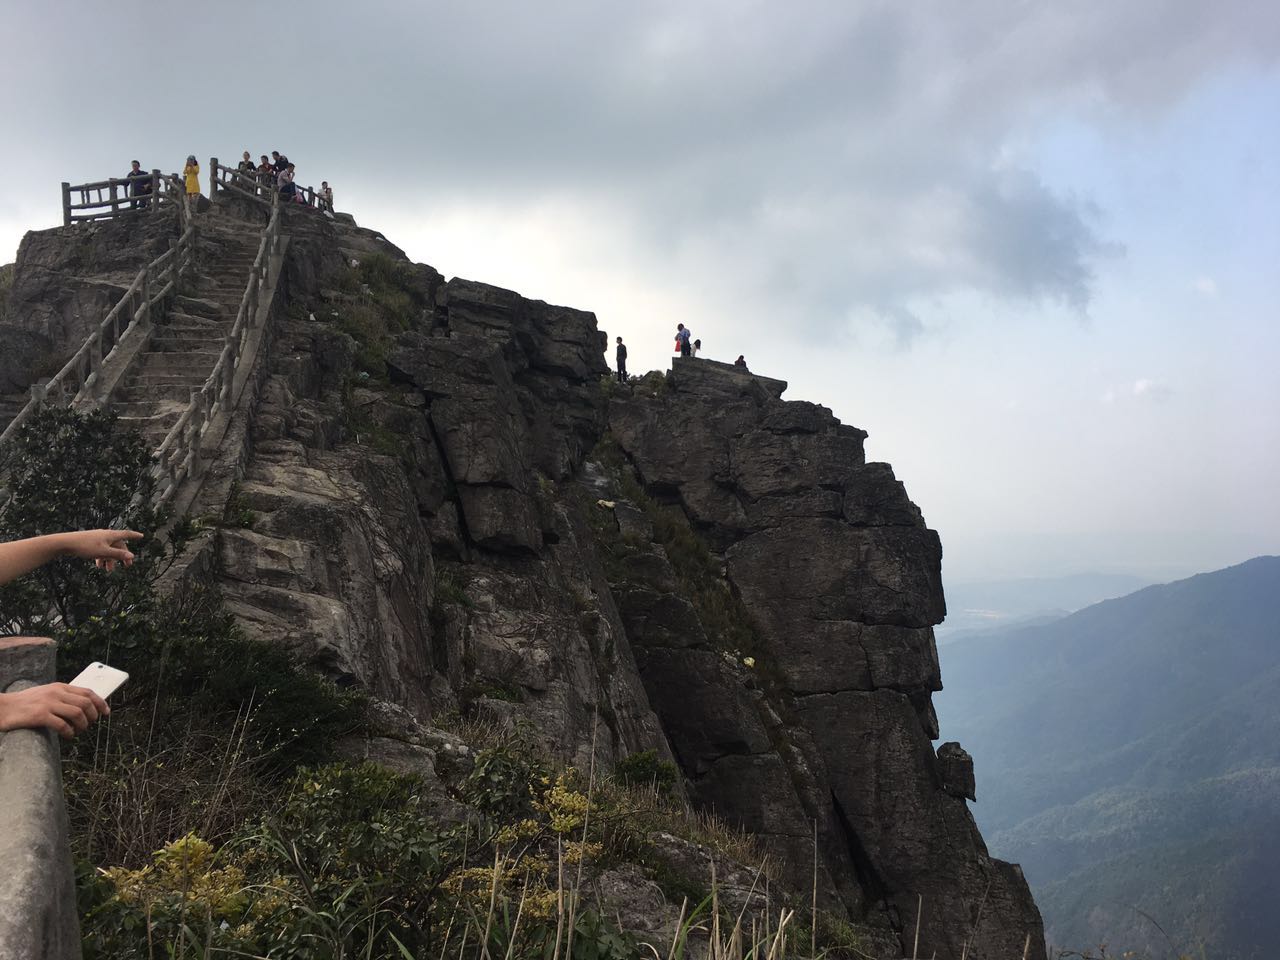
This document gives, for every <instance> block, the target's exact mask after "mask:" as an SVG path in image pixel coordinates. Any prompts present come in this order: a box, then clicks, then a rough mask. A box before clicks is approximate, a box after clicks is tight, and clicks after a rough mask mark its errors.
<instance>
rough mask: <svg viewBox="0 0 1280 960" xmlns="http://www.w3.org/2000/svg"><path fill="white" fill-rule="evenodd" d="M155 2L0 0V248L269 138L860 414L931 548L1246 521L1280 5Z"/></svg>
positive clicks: (356, 202) (1275, 517) (570, 298)
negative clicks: (64, 193)
mask: <svg viewBox="0 0 1280 960" xmlns="http://www.w3.org/2000/svg"><path fill="white" fill-rule="evenodd" d="M158 9H159V8H157V7H156V6H155V5H154V4H144V3H136V2H133V0H123V2H116V3H114V4H112V5H111V7H110V16H106V15H104V14H103V13H102V10H103V8H102V7H101V6H100V5H98V4H93V3H87V2H65V0H52V2H50V0H44V2H38V3H37V2H28V0H6V2H5V4H4V6H3V10H4V16H5V20H6V30H5V31H4V33H3V35H0V88H3V90H4V91H5V94H6V96H5V104H6V108H5V112H4V118H3V122H2V123H0V146H2V147H3V149H0V183H2V184H4V185H5V186H4V187H3V188H0V263H3V262H7V261H10V260H12V259H13V257H14V254H15V251H16V249H17V246H18V243H19V241H20V239H21V237H22V235H23V233H24V232H25V231H26V230H29V229H39V228H44V227H49V226H54V225H56V224H57V223H58V222H59V218H60V208H59V202H60V200H59V182H60V181H62V180H68V181H71V182H81V181H85V180H96V179H100V178H103V177H106V176H109V175H116V176H120V175H123V173H124V172H125V171H126V170H127V169H128V166H129V163H128V161H129V160H131V159H139V160H141V161H142V164H143V166H144V167H145V168H151V167H153V166H157V167H160V168H162V169H166V170H177V169H180V167H181V165H182V160H183V159H184V158H185V157H186V155H187V154H188V153H195V154H196V155H197V156H199V157H202V158H208V157H210V156H218V157H219V158H221V159H223V160H224V162H227V161H228V160H234V159H235V158H238V157H239V155H240V153H241V151H242V150H246V149H247V150H250V151H251V152H252V153H253V155H254V156H255V157H257V156H258V155H259V154H261V153H264V152H267V151H270V150H273V149H277V150H280V151H282V152H284V153H286V154H288V156H289V158H290V159H291V160H293V161H294V162H295V163H297V165H298V180H299V182H300V183H308V184H317V185H318V184H319V182H320V180H322V179H325V180H328V181H329V182H330V184H331V185H332V186H333V188H334V191H335V198H336V201H337V206H338V208H339V209H342V210H348V211H350V212H352V213H353V214H354V215H355V217H356V219H357V220H358V221H359V222H360V223H361V224H362V225H364V226H369V227H373V228H375V229H377V230H380V231H382V232H383V233H384V234H385V235H386V236H387V238H388V239H390V240H391V241H392V242H394V243H395V244H397V245H398V246H400V247H401V248H402V249H404V250H405V252H406V253H407V254H408V255H409V256H410V257H411V258H412V259H414V260H417V261H420V262H425V263H429V264H431V265H432V266H434V267H436V268H437V269H438V270H440V271H441V272H442V273H444V274H445V275H446V276H462V277H466V278H468V279H473V280H482V281H485V282H489V283H493V284H496V285H499V286H503V287H508V288H511V289H514V290H518V291H519V292H520V293H522V294H524V295H525V296H528V297H532V298H535V299H541V300H547V301H550V302H555V303H562V304H568V305H571V306H574V307H579V308H581V309H587V310H592V311H594V312H595V313H596V315H597V317H598V318H599V322H600V326H601V327H602V328H603V329H605V330H607V331H608V333H609V335H610V341H611V342H612V337H613V336H617V335H621V336H623V337H624V338H625V339H626V341H627V344H628V346H629V350H630V359H629V365H630V367H631V370H632V371H633V372H636V371H643V370H645V369H650V368H661V367H665V366H666V365H667V364H668V362H669V361H668V358H669V357H670V356H671V352H670V351H671V342H672V333H673V330H674V327H675V324H676V323H677V322H684V323H685V324H686V325H688V326H689V327H690V328H691V329H692V330H693V332H694V335H695V336H697V337H698V338H700V339H701V340H702V342H703V345H704V352H705V354H706V355H707V356H709V357H712V358H716V359H723V360H729V361H731V360H733V359H734V358H735V357H736V356H737V355H738V354H744V355H745V357H746V359H747V361H748V363H749V364H750V366H751V367H752V369H754V370H756V371H757V372H760V373H763V374H767V375H769V376H774V377H779V378H781V379H785V380H787V381H788V382H789V384H790V388H789V390H788V391H787V394H786V396H787V397H788V398H790V399H804V400H812V401H816V402H819V403H822V404H824V405H826V406H828V407H830V408H831V409H832V410H833V411H834V412H835V413H836V415H837V416H839V417H840V418H841V419H842V420H844V421H845V422H846V423H852V424H855V425H857V426H859V427H861V428H863V429H865V430H867V431H869V433H870V438H869V439H868V441H867V453H868V458H869V459H873V460H883V461H887V462H889V463H891V464H893V466H894V469H895V472H896V474H897V476H898V477H899V478H900V479H901V480H903V481H904V483H905V484H906V487H907V491H908V493H909V494H910V495H911V497H912V499H914V500H915V501H916V502H917V503H918V504H919V505H920V506H921V508H922V510H923V511H924V514H925V518H926V520H927V521H928V523H929V524H930V526H932V527H934V528H935V529H937V530H938V531H939V533H940V534H941V537H942V541H943V546H944V576H945V577H946V578H947V579H948V580H949V581H952V582H959V581H965V580H981V579H986V578H1007V577H1014V576H1028V577H1034V576H1058V575H1065V574H1072V573H1079V572H1085V571H1099V572H1109V573H1126V574H1134V575H1137V576H1141V577H1144V578H1146V579H1150V580H1166V579H1171V578H1174V577H1178V576H1184V575H1188V574H1191V573H1194V572H1199V571H1204V570H1210V569H1215V568H1218V567H1222V566H1226V565H1229V564H1232V563H1236V562H1240V561H1242V560H1244V559H1247V558H1248V557H1251V556H1255V555H1258V554H1262V553H1280V495H1277V490H1280V376H1277V372H1276V367H1277V363H1278V362H1280V325H1278V324H1277V323H1276V318H1277V304H1278V303H1280V267H1278V264H1280V162H1278V159H1277V158H1280V122H1277V121H1278V120H1280V5H1276V4H1271V3H1263V2H1260V0H1219V2H1217V3H1214V4H1208V3H1204V2H1192V0H1127V2H1125V3H1123V4H1118V3H1114V2H1094V0H1081V2H1077V3H1071V4H1064V3H1060V2H1049V0H1044V2H1041V0H999V2H998V0H969V2H966V3H964V4H957V3H954V2H929V0H921V2H902V0H898V2H864V0H831V2H792V3H788V4H781V3H777V2H772V3H767V2H756V0H735V2H728V0H699V2H692V3H690V2H680V3H677V2H644V0H633V2H629V3H625V4H623V3H618V2H613V0H547V2H543V3H539V4H527V3H510V2H506V0H489V2H486V3H467V4H463V3H453V4H444V3H429V2H413V3H409V2H397V3H392V2H378V0H366V2H364V3H362V4H352V3H349V2H343V3H336V2H331V0H312V2H308V3H305V4H303V3H297V4H294V3H289V2H276V3H272V4H270V5H266V6H264V5H263V4H261V3H241V2H237V0H223V2H221V3H217V4H192V5H184V6H182V7H180V8H178V7H175V8H172V9H169V10H167V11H166V12H165V14H164V15H163V16H161V15H159V14H158V13H157V11H158ZM250 17H256V18H258V19H259V20H262V21H264V22H266V23H268V24H269V25H270V29H259V30H255V31H252V32H244V31H243V30H242V29H241V28H240V27H239V26H238V24H240V23H242V22H244V21H245V20H247V19H249V18H250ZM86 37H91V41H87V40H86V39H85V38H86ZM206 163H207V161H206ZM610 359H611V358H610Z"/></svg>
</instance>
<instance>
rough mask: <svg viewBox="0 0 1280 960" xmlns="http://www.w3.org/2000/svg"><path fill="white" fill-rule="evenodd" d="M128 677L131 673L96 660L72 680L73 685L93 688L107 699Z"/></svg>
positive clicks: (87, 688)
mask: <svg viewBox="0 0 1280 960" xmlns="http://www.w3.org/2000/svg"><path fill="white" fill-rule="evenodd" d="M128 679H129V675H128V674H127V673H125V672H124V671H123V670H117V669H116V668H115V667H108V666H107V665H106V664H105V663H98V662H97V661H95V662H93V663H91V664H89V665H88V666H87V667H85V668H84V669H83V670H81V671H80V676H78V677H76V678H75V679H74V680H72V681H71V686H73V687H84V688H85V689H86V690H92V691H93V692H94V693H96V694H97V695H98V696H100V697H101V698H102V699H103V700H105V699H107V697H109V696H111V695H112V694H113V693H115V692H116V691H117V690H119V689H120V685H121V684H122V683H124V682H125V681H126V680H128Z"/></svg>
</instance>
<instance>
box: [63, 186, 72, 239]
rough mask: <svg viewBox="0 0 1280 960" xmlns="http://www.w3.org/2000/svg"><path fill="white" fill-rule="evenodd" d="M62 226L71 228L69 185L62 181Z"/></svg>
mask: <svg viewBox="0 0 1280 960" xmlns="http://www.w3.org/2000/svg"><path fill="white" fill-rule="evenodd" d="M62 225H63V226H64V227H69V226H71V184H69V183H67V181H65V180H64V181H62Z"/></svg>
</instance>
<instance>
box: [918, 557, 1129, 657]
mask: <svg viewBox="0 0 1280 960" xmlns="http://www.w3.org/2000/svg"><path fill="white" fill-rule="evenodd" d="M1149 582H1150V581H1148V580H1143V579H1141V578H1139V577H1131V576H1126V575H1124V574H1109V573H1079V574H1075V575H1072V576H1065V577H1035V578H1032V577H1024V578H1019V579H1014V580H970V581H959V582H955V581H950V580H948V581H947V584H946V588H947V619H946V621H945V622H944V623H943V624H942V625H941V626H940V627H938V628H937V629H936V631H935V632H936V633H937V635H938V642H939V643H950V642H952V641H953V640H958V639H960V638H961V637H964V636H968V635H970V634H973V633H975V632H989V631H992V630H995V629H1003V628H1005V627H1011V626H1028V625H1032V624H1035V623H1042V622H1046V621H1048V620H1056V619H1058V618H1059V617H1064V616H1066V615H1067V614H1069V613H1072V612H1074V611H1076V610H1079V609H1081V608H1083V607H1088V606H1091V605H1092V604H1095V603H1098V602H1100V601H1102V600H1110V599H1112V598H1113V597H1122V596H1124V595H1125V594H1127V593H1133V591H1135V590H1138V589H1140V588H1142V587H1145V586H1147V584H1148V583H1149Z"/></svg>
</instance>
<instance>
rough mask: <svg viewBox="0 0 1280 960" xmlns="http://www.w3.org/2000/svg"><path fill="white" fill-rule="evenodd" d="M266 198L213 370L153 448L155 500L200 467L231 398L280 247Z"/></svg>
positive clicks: (274, 199)
mask: <svg viewBox="0 0 1280 960" xmlns="http://www.w3.org/2000/svg"><path fill="white" fill-rule="evenodd" d="M215 167H216V162H215ZM223 169H224V170H225V169H226V168H225V167H224V168H223ZM231 172H233V173H238V172H239V171H231ZM241 176H243V174H241ZM254 199H259V198H256V197H255V198H254ZM266 202H267V203H270V204H271V219H270V220H269V221H268V222H267V225H266V227H265V228H264V229H263V231H262V239H261V241H260V242H259V243H258V255H257V257H256V258H254V261H253V268H252V270H251V271H250V273H249V283H248V285H247V286H246V287H245V291H244V296H243V297H241V298H240V308H239V310H238V311H237V312H236V319H235V323H234V324H233V325H232V327H231V332H230V333H229V334H227V338H226V342H225V344H224V346H223V348H222V353H221V354H220V355H219V356H218V362H217V363H216V364H214V367H213V372H212V373H210V374H209V377H208V379H207V380H205V382H204V385H203V386H201V387H200V388H199V389H198V390H193V391H192V393H191V402H190V403H189V404H188V405H187V409H186V410H184V411H183V412H182V415H181V416H180V417H178V422H177V423H175V424H174V425H173V427H172V428H170V430H169V432H168V434H166V436H165V438H164V440H163V441H162V442H161V443H160V446H159V447H158V448H157V449H156V460H157V464H156V468H155V470H156V478H157V480H158V484H157V494H156V501H157V506H163V505H165V504H167V503H168V502H169V501H170V500H172V499H173V497H174V495H175V494H176V493H177V492H178V488H179V487H180V486H181V485H182V482H183V481H184V480H186V479H187V478H188V477H191V476H194V475H195V474H197V473H199V471H200V467H201V462H200V445H201V443H202V442H203V440H204V435H205V432H206V431H207V430H208V428H209V426H210V424H212V423H213V421H214V419H215V418H216V417H217V416H218V415H219V414H220V413H223V412H225V411H227V410H229V409H230V408H231V406H232V405H233V403H234V398H233V396H232V387H233V386H234V384H235V379H236V372H237V370H238V369H239V368H240V360H241V357H242V356H243V354H244V348H245V344H246V342H247V340H248V338H249V334H250V333H251V332H253V330H254V327H255V325H256V324H257V316H258V306H259V303H260V298H261V296H262V291H263V290H265V289H266V288H267V286H268V285H269V284H270V282H271V281H272V279H274V278H273V277H272V276H271V270H272V262H273V258H274V257H275V256H276V255H277V254H278V253H279V250H280V199H279V195H278V194H276V192H275V191H274V190H272V191H271V193H270V196H269V197H268V198H267V199H266Z"/></svg>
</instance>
